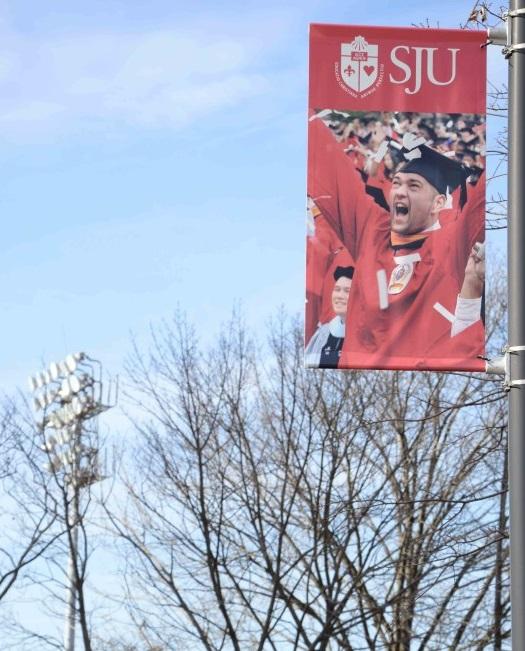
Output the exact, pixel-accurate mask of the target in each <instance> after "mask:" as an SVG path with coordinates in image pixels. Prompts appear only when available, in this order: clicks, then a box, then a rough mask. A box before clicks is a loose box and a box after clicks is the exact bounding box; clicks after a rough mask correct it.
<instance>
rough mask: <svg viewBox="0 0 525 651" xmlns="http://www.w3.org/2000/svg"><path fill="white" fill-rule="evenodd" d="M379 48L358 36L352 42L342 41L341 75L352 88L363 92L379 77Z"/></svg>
mask: <svg viewBox="0 0 525 651" xmlns="http://www.w3.org/2000/svg"><path fill="white" fill-rule="evenodd" d="M377 68H378V48H377V45H371V44H370V43H367V42H366V40H365V39H364V37H363V36H356V37H355V39H354V40H353V41H352V42H351V43H341V77H342V79H343V81H344V82H345V84H346V85H347V86H348V87H349V88H351V89H352V90H354V91H356V92H358V93H362V92H363V91H365V90H366V89H367V88H370V86H372V85H373V84H374V82H375V80H376V79H377Z"/></svg>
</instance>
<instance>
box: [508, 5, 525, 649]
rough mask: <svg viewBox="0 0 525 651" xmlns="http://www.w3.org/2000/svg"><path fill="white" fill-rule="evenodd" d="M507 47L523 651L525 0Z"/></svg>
mask: <svg viewBox="0 0 525 651" xmlns="http://www.w3.org/2000/svg"><path fill="white" fill-rule="evenodd" d="M507 23H508V24H507V29H508V35H509V47H508V48H507V56H508V59H509V195H508V209H509V212H508V215H509V230H508V257H509V260H508V269H509V350H510V351H511V353H512V354H511V355H510V381H511V387H512V388H511V391H510V392H509V486H510V550H511V551H510V557H511V570H510V574H511V609H512V649H513V651H525V617H524V613H525V386H521V383H519V380H521V379H523V378H525V289H524V288H525V285H524V280H525V187H524V180H525V128H524V125H523V120H524V119H525V58H524V57H525V51H524V50H523V49H522V48H524V47H525V45H524V44H525V0H511V2H510V7H509V14H508V18H507Z"/></svg>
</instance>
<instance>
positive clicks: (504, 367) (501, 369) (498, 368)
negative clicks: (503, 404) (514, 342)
mask: <svg viewBox="0 0 525 651" xmlns="http://www.w3.org/2000/svg"><path fill="white" fill-rule="evenodd" d="M522 351H525V346H505V347H504V348H503V349H502V351H501V352H502V353H503V354H502V355H501V356H500V357H494V358H493V359H487V360H486V364H485V370H486V372H487V373H489V374H491V375H504V376H505V379H504V380H503V388H504V389H505V391H510V390H511V389H514V388H517V387H520V386H525V378H519V379H517V380H511V377H510V356H511V355H515V354H516V353H518V352H522Z"/></svg>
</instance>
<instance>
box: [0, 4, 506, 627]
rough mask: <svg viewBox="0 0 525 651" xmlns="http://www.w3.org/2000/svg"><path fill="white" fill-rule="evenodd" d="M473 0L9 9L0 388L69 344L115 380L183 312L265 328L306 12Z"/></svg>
mask: <svg viewBox="0 0 525 651" xmlns="http://www.w3.org/2000/svg"><path fill="white" fill-rule="evenodd" d="M472 5H473V0H468V1H466V0H440V2H435V1H432V2H427V3H422V2H420V1H418V2H416V1H415V0H408V1H407V0H404V1H403V2H402V3H400V2H398V1H396V2H393V1H392V2H389V1H387V0H376V2H375V3H373V4H372V3H365V2H362V0H360V1H359V2H357V1H355V0H348V1H347V2H340V1H339V2H331V1H330V2H327V1H321V0H303V1H301V2H298V1H294V2H286V3H281V2H277V1H276V0H267V2H265V3H264V6H262V3H260V2H252V1H251V0H248V1H246V0H245V1H243V2H238V1H235V2H231V1H225V2H221V3H218V2H202V1H201V2H199V1H197V2H194V3H189V2H177V1H176V0H147V1H146V0H89V2H88V1H87V0H74V1H73V2H71V0H69V1H68V2H66V1H65V0H11V1H9V0H4V1H3V2H1V3H0V173H1V177H2V181H3V183H2V192H1V193H0V210H1V212H2V215H3V233H2V238H1V240H0V248H1V259H2V264H1V265H0V288H1V291H0V296H1V298H0V312H1V315H2V326H3V327H2V334H3V336H2V338H1V340H0V386H1V387H2V389H3V390H4V391H6V392H8V393H11V392H13V391H14V390H16V388H17V387H19V388H21V389H22V390H24V391H26V390H27V385H26V378H27V376H28V374H29V373H32V372H34V371H36V370H39V368H40V366H41V363H42V362H45V363H49V362H51V361H54V360H59V359H61V358H63V357H64V356H65V355H66V354H68V353H70V352H72V351H75V350H85V351H87V352H88V353H89V354H91V355H92V356H94V357H96V358H98V359H100V360H101V361H102V362H103V363H104V365H105V367H106V369H107V370H108V371H109V372H110V373H111V374H117V373H119V372H121V370H122V364H123V361H124V359H125V357H126V355H127V354H128V353H129V351H130V348H131V345H130V343H131V342H130V334H131V333H134V334H135V335H136V336H137V338H138V341H139V342H147V341H148V339H149V329H150V325H155V324H158V323H159V322H160V321H161V320H162V319H169V318H170V317H171V315H172V314H173V313H174V311H175V310H176V308H177V307H180V308H181V309H183V310H185V311H186V312H187V313H188V315H189V317H190V319H191V320H193V321H195V322H197V324H198V328H199V331H200V333H201V334H202V335H203V337H204V338H205V337H206V334H207V333H208V332H209V333H214V332H216V331H217V330H218V328H219V327H220V324H221V322H223V321H225V320H227V319H228V317H229V315H230V313H231V311H232V308H233V307H234V305H235V304H236V303H240V304H241V305H242V309H243V312H244V316H245V318H246V321H247V323H248V324H249V325H250V326H255V327H256V328H257V327H258V326H259V325H264V323H265V322H266V321H267V319H268V318H269V317H270V316H271V315H272V314H274V313H275V311H276V310H277V309H278V308H279V306H281V305H284V306H285V307H286V308H287V309H288V310H289V311H290V312H300V311H301V310H302V307H303V301H304V293H303V292H304V270H303V269H304V232H305V229H304V222H305V179H306V160H305V151H306V106H307V97H306V92H307V73H306V71H307V37H308V23H309V22H330V23H353V24H372V25H373V24H387V25H398V26H403V25H414V24H420V23H422V22H424V21H425V20H426V19H429V21H430V23H431V24H433V25H436V24H437V23H439V25H440V26H442V27H457V26H458V25H459V23H460V22H464V21H465V20H466V17H467V16H468V14H469V12H470V9H471V7H472ZM489 54H490V63H489V70H490V74H491V77H492V79H494V80H496V81H498V80H500V81H501V80H503V78H504V75H505V68H506V64H505V62H504V60H503V57H502V56H501V55H500V52H499V49H497V48H492V51H491V52H490V53H489ZM261 332H262V329H261ZM116 411H117V410H115V412H116ZM106 419H109V420H106ZM104 420H105V421H106V423H108V422H109V423H111V422H113V423H114V426H113V433H115V434H117V435H122V434H123V432H124V428H125V425H124V424H123V423H124V422H125V421H124V420H123V419H121V418H119V417H118V416H117V415H116V414H115V415H114V416H112V417H111V418H110V417H109V415H108V416H104ZM29 598H30V597H29ZM27 616H28V617H29V618H30V621H31V623H32V624H34V625H36V623H37V622H38V616H39V612H36V610H35V609H34V608H29V610H28V612H27Z"/></svg>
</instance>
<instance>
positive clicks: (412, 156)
mask: <svg viewBox="0 0 525 651" xmlns="http://www.w3.org/2000/svg"><path fill="white" fill-rule="evenodd" d="M417 152H419V154H418V153H417ZM405 158H408V159H409V160H407V161H406V162H403V163H401V165H400V166H399V168H398V169H397V171H398V172H406V173H408V172H411V173H412V174H419V175H420V176H422V177H423V178H424V179H426V180H427V181H428V182H429V183H430V185H432V186H434V187H435V188H436V190H437V191H438V192H439V193H440V194H445V195H446V194H447V191H448V193H450V194H452V192H454V190H455V189H456V188H457V187H459V186H461V195H460V200H459V203H460V206H461V207H463V205H464V204H465V201H466V198H467V194H466V180H467V178H468V176H469V175H470V172H469V171H468V168H466V167H465V166H464V165H462V164H461V163H459V162H458V161H457V160H455V159H453V158H449V157H448V156H444V155H443V154H440V153H439V152H438V151H436V150H435V149H431V148H430V147H428V146H427V145H420V146H418V147H416V148H413V149H411V150H410V151H408V150H406V153H405Z"/></svg>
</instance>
